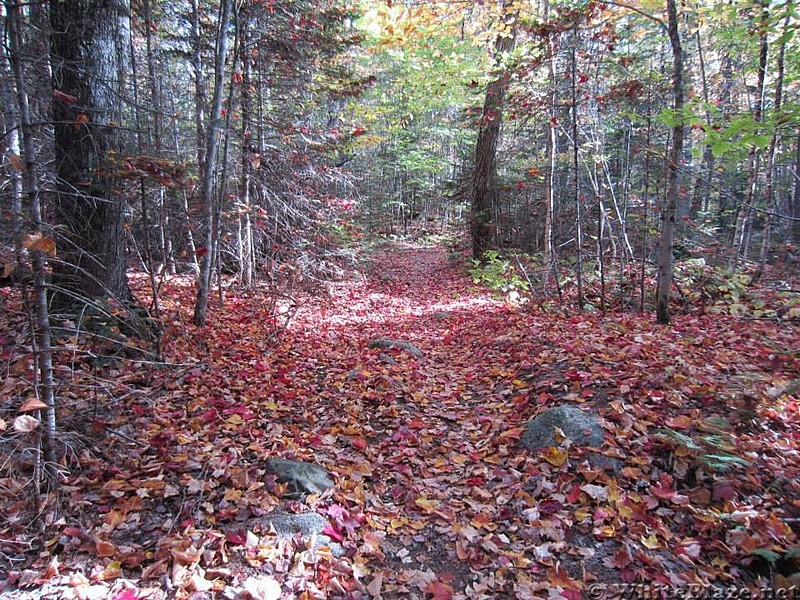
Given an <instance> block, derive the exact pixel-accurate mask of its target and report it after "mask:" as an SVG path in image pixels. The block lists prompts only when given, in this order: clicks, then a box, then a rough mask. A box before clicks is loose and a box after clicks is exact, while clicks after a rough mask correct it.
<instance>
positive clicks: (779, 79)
mask: <svg viewBox="0 0 800 600" xmlns="http://www.w3.org/2000/svg"><path fill="white" fill-rule="evenodd" d="M789 19H790V17H789V16H788V15H787V17H786V19H785V20H784V22H783V34H782V35H781V38H780V40H781V41H780V42H779V44H780V45H779V49H778V65H777V71H778V72H777V75H776V77H775V102H774V105H773V111H774V114H776V115H780V113H781V109H782V108H783V79H784V75H785V73H786V34H787V32H788V29H789ZM777 148H778V131H777V129H776V131H775V132H774V133H773V134H772V139H771V140H770V141H769V149H768V150H767V160H766V171H765V173H764V201H765V202H764V203H765V207H766V212H765V213H764V227H763V230H762V232H763V233H762V236H761V250H760V251H759V253H758V270H757V272H756V274H755V276H754V277H753V281H755V280H757V279H759V278H760V277H761V275H763V273H764V268H765V267H766V266H767V257H768V256H769V243H770V237H771V231H770V230H771V227H772V213H773V212H775V190H774V189H773V174H774V170H775V154H776V151H777Z"/></svg>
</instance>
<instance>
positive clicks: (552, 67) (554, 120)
mask: <svg viewBox="0 0 800 600" xmlns="http://www.w3.org/2000/svg"><path fill="white" fill-rule="evenodd" d="M542 18H543V19H544V21H545V22H547V20H548V19H549V18H550V2H549V1H548V0H544V4H543V7H542ZM554 36H555V33H552V32H548V34H547V52H548V55H549V56H548V57H547V80H548V82H549V84H550V86H551V89H550V94H549V95H550V97H549V98H548V104H549V106H548V108H549V110H550V114H549V117H550V120H549V121H550V122H549V123H548V125H547V174H546V187H547V189H546V192H545V193H546V194H547V206H546V209H545V210H546V212H545V225H544V235H545V241H544V262H545V267H546V269H547V274H546V275H545V277H544V287H545V290H546V289H547V281H548V279H549V276H550V272H551V271H553V272H554V271H555V262H556V243H555V226H554V220H555V210H556V189H555V188H556V182H555V178H556V157H557V156H558V115H557V113H556V107H557V105H558V81H557V79H556V71H557V67H558V62H557V60H558V58H557V55H556V44H555V39H554ZM556 276H557V275H556Z"/></svg>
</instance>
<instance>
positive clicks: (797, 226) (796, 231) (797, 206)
mask: <svg viewBox="0 0 800 600" xmlns="http://www.w3.org/2000/svg"><path fill="white" fill-rule="evenodd" d="M793 175H794V194H792V211H791V212H792V218H793V219H794V221H792V239H793V240H794V243H795V244H798V245H800V132H798V134H797V145H796V146H795V149H794V173H793Z"/></svg>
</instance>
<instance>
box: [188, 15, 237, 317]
mask: <svg viewBox="0 0 800 600" xmlns="http://www.w3.org/2000/svg"><path fill="white" fill-rule="evenodd" d="M231 4H232V2H231V0H222V4H221V6H220V16H219V30H218V33H217V50H216V57H215V61H214V78H215V79H214V97H213V100H212V108H211V119H210V122H209V124H208V135H207V137H206V154H205V169H204V172H203V182H202V185H203V205H204V207H205V235H204V238H205V253H204V254H203V261H202V264H201V267H200V281H199V282H198V285H197V301H196V302H195V307H194V323H195V325H197V326H199V327H202V326H204V325H205V322H206V312H207V310H208V297H209V294H210V291H211V273H212V263H213V258H214V246H215V239H214V238H215V237H216V236H215V235H214V233H215V232H214V226H213V225H214V223H213V221H214V216H215V206H214V205H215V197H214V165H215V163H216V158H217V151H218V148H219V139H218V137H219V130H220V126H221V121H222V94H223V91H224V89H225V59H226V57H227V53H228V24H229V23H230V17H231Z"/></svg>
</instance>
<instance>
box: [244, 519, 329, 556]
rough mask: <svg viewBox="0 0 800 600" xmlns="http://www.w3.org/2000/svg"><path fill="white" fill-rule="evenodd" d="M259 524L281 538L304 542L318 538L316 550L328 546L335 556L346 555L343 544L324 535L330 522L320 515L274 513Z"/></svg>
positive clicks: (315, 545)
mask: <svg viewBox="0 0 800 600" xmlns="http://www.w3.org/2000/svg"><path fill="white" fill-rule="evenodd" d="M259 522H260V523H261V527H262V529H263V530H264V531H268V530H269V529H270V528H272V529H274V530H275V533H276V534H277V536H278V537H279V538H293V537H295V536H299V537H300V538H301V539H302V540H303V541H304V542H308V541H309V540H311V538H314V536H316V538H315V544H314V547H313V549H314V550H318V549H319V548H321V547H322V546H327V547H328V548H330V549H331V552H332V553H333V555H334V556H342V555H343V554H344V549H343V548H342V546H341V544H339V543H337V542H334V541H333V540H332V539H331V538H330V536H327V535H325V534H323V533H322V531H323V530H324V529H325V525H327V524H328V521H327V519H325V517H323V516H322V515H321V514H319V513H315V512H307V513H294V514H291V513H274V514H269V515H267V516H266V517H263V518H262V519H260V520H259Z"/></svg>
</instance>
